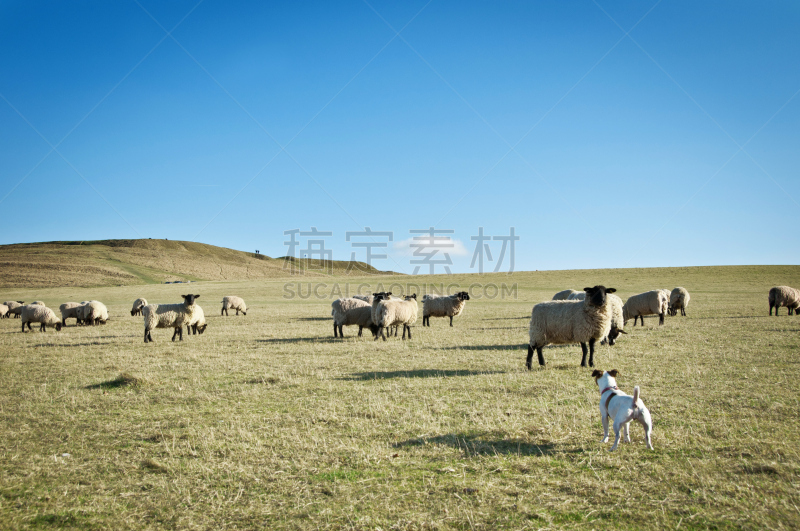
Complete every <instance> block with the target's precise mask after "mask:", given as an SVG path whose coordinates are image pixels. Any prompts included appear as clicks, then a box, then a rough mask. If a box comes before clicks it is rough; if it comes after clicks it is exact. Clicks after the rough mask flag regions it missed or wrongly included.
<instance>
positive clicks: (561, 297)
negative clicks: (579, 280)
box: [553, 289, 583, 301]
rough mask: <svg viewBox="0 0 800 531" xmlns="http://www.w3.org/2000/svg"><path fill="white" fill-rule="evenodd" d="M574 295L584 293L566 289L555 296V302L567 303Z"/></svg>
mask: <svg viewBox="0 0 800 531" xmlns="http://www.w3.org/2000/svg"><path fill="white" fill-rule="evenodd" d="M573 293H583V292H582V291H575V290H574V289H565V290H564V291H559V292H558V293H556V294H555V295H553V300H554V301H565V300H568V299H569V296H570V295H572V294H573Z"/></svg>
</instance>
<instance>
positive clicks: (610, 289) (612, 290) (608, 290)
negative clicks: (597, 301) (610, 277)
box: [606, 288, 617, 293]
mask: <svg viewBox="0 0 800 531" xmlns="http://www.w3.org/2000/svg"><path fill="white" fill-rule="evenodd" d="M616 291H617V288H606V293H616Z"/></svg>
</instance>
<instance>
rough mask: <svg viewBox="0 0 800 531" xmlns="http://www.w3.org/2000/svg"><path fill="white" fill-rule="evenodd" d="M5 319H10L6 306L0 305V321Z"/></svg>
mask: <svg viewBox="0 0 800 531" xmlns="http://www.w3.org/2000/svg"><path fill="white" fill-rule="evenodd" d="M7 317H11V316H10V315H9V313H8V306H6V305H5V304H0V319H6V318H7Z"/></svg>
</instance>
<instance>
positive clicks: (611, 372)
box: [608, 369, 619, 378]
mask: <svg viewBox="0 0 800 531" xmlns="http://www.w3.org/2000/svg"><path fill="white" fill-rule="evenodd" d="M608 374H609V376H612V377H614V378H616V377H617V375H618V374H619V371H618V370H617V369H612V370H610V371H608Z"/></svg>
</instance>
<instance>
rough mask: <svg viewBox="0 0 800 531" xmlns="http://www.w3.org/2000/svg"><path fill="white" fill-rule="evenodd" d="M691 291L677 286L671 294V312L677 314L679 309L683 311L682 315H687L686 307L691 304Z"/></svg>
mask: <svg viewBox="0 0 800 531" xmlns="http://www.w3.org/2000/svg"><path fill="white" fill-rule="evenodd" d="M689 300H691V297H690V296H689V292H688V291H687V290H686V288H675V289H674V290H672V292H671V293H670V294H669V314H670V315H673V316H674V315H677V314H678V310H680V311H681V315H682V316H684V317H685V316H686V307H687V306H688V305H689Z"/></svg>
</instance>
